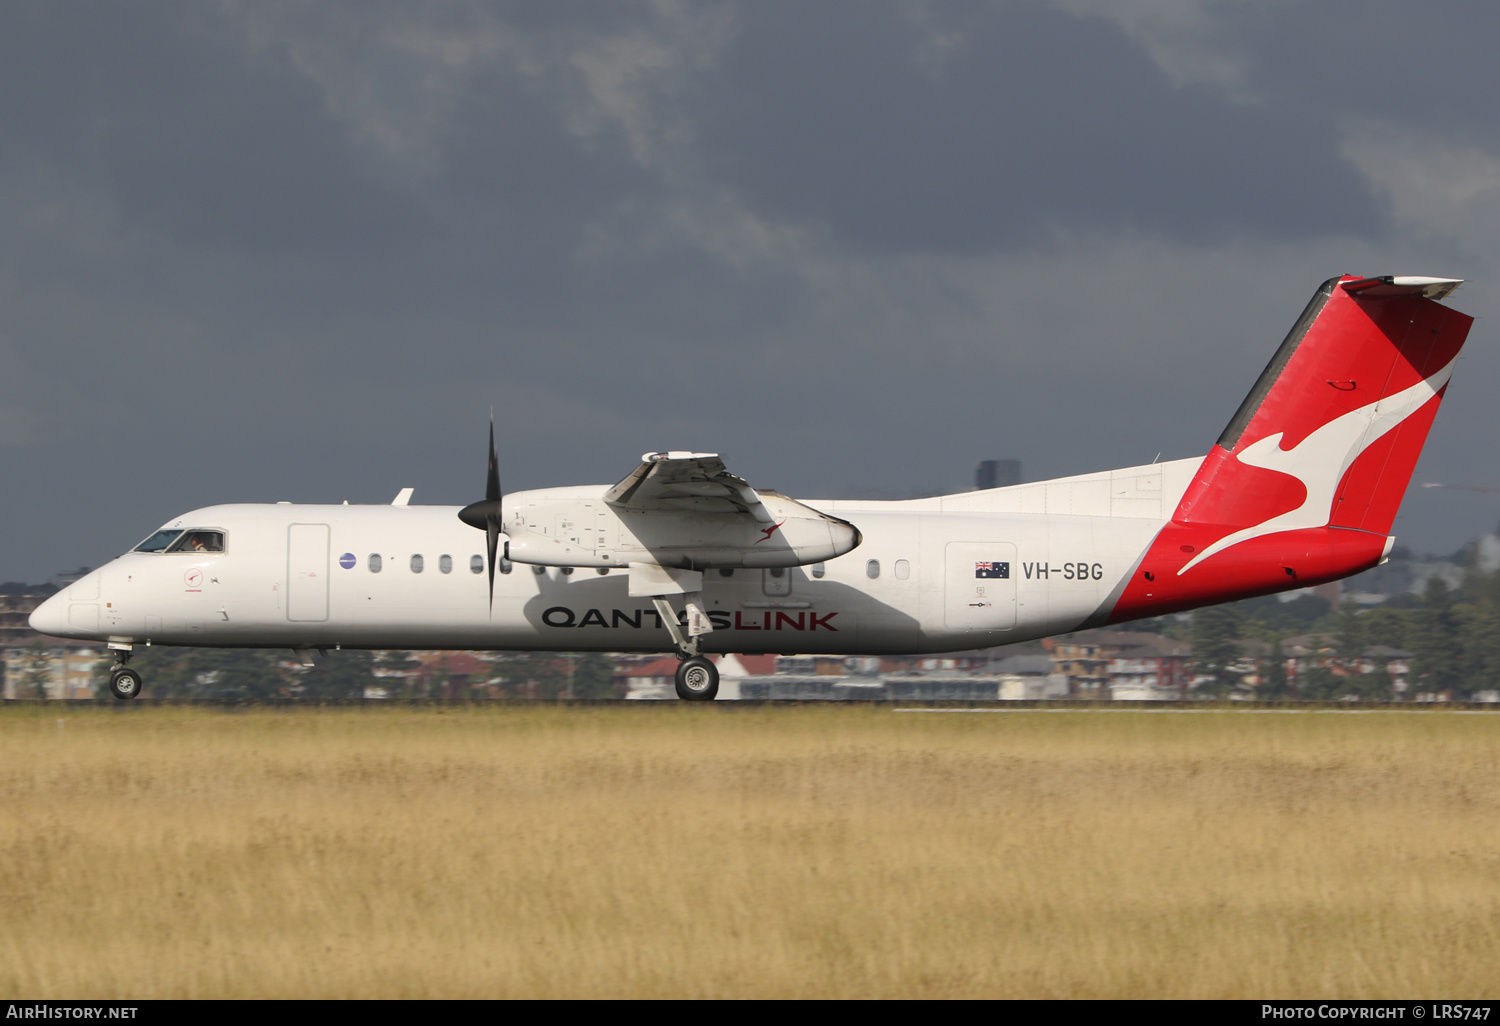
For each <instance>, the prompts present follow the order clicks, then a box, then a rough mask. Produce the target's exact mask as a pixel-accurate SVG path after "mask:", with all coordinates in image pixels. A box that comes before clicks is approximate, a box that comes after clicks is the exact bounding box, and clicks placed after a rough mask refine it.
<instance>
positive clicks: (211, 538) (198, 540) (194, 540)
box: [167, 531, 224, 552]
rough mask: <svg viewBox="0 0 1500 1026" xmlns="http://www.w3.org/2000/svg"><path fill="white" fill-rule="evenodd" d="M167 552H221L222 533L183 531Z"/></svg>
mask: <svg viewBox="0 0 1500 1026" xmlns="http://www.w3.org/2000/svg"><path fill="white" fill-rule="evenodd" d="M167 551H168V552H223V551H224V532H223V531H184V532H183V533H182V537H181V538H179V539H177V541H175V542H173V543H172V547H171V548H169V549H167Z"/></svg>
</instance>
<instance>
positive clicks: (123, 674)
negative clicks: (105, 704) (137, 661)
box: [109, 644, 141, 701]
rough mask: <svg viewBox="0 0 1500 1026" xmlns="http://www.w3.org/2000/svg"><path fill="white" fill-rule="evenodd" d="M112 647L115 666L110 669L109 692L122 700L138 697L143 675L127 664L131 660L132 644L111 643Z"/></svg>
mask: <svg viewBox="0 0 1500 1026" xmlns="http://www.w3.org/2000/svg"><path fill="white" fill-rule="evenodd" d="M110 648H112V649H114V653H115V668H114V669H113V670H111V671H109V693H110V694H112V695H114V696H115V697H116V698H118V699H120V700H122V701H123V700H125V699H128V698H134V697H136V696H137V695H139V694H140V693H141V675H140V674H139V673H136V672H135V671H134V670H132V669H130V668H129V667H128V666H126V665H125V664H126V663H128V662H130V652H131V649H130V646H128V645H124V646H116V645H115V644H111V645H110Z"/></svg>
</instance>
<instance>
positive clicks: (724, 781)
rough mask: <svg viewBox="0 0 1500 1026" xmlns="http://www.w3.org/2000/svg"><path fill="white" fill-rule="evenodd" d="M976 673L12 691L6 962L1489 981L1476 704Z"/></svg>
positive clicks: (1318, 994)
mask: <svg viewBox="0 0 1500 1026" xmlns="http://www.w3.org/2000/svg"><path fill="white" fill-rule="evenodd" d="M998 708H999V707H996V706H988V707H986V706H983V705H979V704H954V703H933V704H927V705H923V704H918V703H899V704H895V705H886V704H865V703H829V704H815V705H810V704H799V703H785V704H782V703H765V704H761V703H743V702H741V703H716V704H713V705H707V706H694V705H691V704H688V703H665V702H663V703H599V704H580V703H575V704H571V705H553V704H549V703H536V704H532V703H482V704H475V705H463V704H441V703H431V704H421V705H405V704H394V703H367V704H366V705H363V706H342V707H338V706H330V707H309V706H306V705H288V706H269V707H264V706H254V705H170V704H152V703H142V704H140V705H129V706H127V705H122V704H103V705H94V704H92V703H68V704H67V705H66V706H63V705H61V704H60V703H5V704H4V705H3V706H0V793H3V794H4V795H5V796H6V799H5V801H4V802H3V803H0V857H3V860H4V864H5V865H6V866H7V867H8V872H7V873H6V874H5V875H4V878H3V883H0V948H3V957H0V995H3V996H5V997H7V998H15V997H21V998H28V999H37V998H143V999H144V998H169V997H202V998H212V997H372V998H387V997H1039V998H1040V997H1127V998H1134V997H1141V998H1149V997H1201V998H1233V997H1246V998H1260V999H1270V998H1279V999H1293V998H1295V999H1309V998H1416V997H1433V996H1443V995H1448V996H1454V997H1463V998H1466V999H1474V998H1485V997H1494V996H1495V995H1496V992H1497V991H1500V986H1497V984H1496V982H1495V980H1496V978H1497V977H1496V974H1495V972H1494V970H1493V966H1494V965H1495V964H1496V961H1497V958H1500V927H1497V925H1496V924H1497V923H1500V915H1497V913H1500V815H1497V812H1500V773H1497V770H1500V717H1497V716H1496V715H1495V714H1493V713H1489V712H1485V711H1482V710H1479V709H1459V708H1443V707H1428V708H1412V707H1411V706H1406V707H1379V708H1369V709H1359V710H1352V709H1347V707H1346V708H1345V709H1338V708H1333V707H1303V708H1297V707H1274V706H1261V707H1252V708H1234V707H1225V706H1216V707H1208V706H1206V705H1205V704H1203V703H1191V704H1189V705H1187V706H1173V707H1168V708H1163V707H1161V706H1160V705H1155V706H1154V707H1152V708H1150V709H1149V710H1146V709H1140V708H1127V709H1121V708H1119V707H1118V706H1114V707H1111V706H1110V705H1106V704H1100V705H1095V706H1088V707H1082V708H1080V707H1079V706H1077V705H1069V706H1067V707H1058V706H1046V705H1040V706H1035V707H1017V706H1008V707H1005V712H1006V714H1005V715H922V714H918V713H961V712H966V711H968V712H975V713H980V712H986V711H998ZM1286 711H1303V712H1308V713H1316V714H1315V715H1279V714H1278V715H1265V714H1267V713H1281V712H1286ZM1344 711H1350V712H1358V713H1360V714H1358V715H1335V714H1332V713H1339V712H1344ZM1148 712H1149V714H1147V713H1148ZM1178 712H1183V713H1188V712H1191V713H1193V715H1170V713H1178ZM1162 713H1168V714H1169V715H1162ZM1325 713H1329V714H1325Z"/></svg>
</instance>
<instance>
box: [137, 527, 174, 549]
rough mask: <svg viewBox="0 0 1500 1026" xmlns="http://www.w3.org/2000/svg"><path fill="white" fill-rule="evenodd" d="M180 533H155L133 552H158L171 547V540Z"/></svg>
mask: <svg viewBox="0 0 1500 1026" xmlns="http://www.w3.org/2000/svg"><path fill="white" fill-rule="evenodd" d="M181 533H182V532H181V531H157V532H156V533H155V534H153V535H152V536H151V537H149V538H147V539H146V540H145V541H143V542H141V543H140V544H139V545H137V546H136V547H135V551H137V552H160V551H161V550H162V549H164V548H166V547H167V546H168V545H171V544H172V540H173V539H174V538H176V537H177V536H178V535H179V534H181Z"/></svg>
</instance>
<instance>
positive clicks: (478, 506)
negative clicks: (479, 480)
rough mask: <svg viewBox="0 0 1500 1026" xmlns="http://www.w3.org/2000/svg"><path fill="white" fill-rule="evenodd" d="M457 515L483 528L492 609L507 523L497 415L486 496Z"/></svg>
mask: <svg viewBox="0 0 1500 1026" xmlns="http://www.w3.org/2000/svg"><path fill="white" fill-rule="evenodd" d="M458 519H460V520H462V521H463V522H464V523H466V524H468V525H469V526H470V527H472V528H475V529H476V530H480V531H483V532H484V536H485V547H486V548H487V549H488V551H489V561H490V609H491V610H493V609H494V608H495V562H496V557H497V556H498V555H499V552H500V533H501V529H502V528H503V527H504V526H505V521H504V514H503V512H502V506H501V504H500V464H499V461H498V460H497V459H496V457H495V415H494V413H491V414H490V470H489V476H488V477H487V478H486V480H485V483H484V498H483V499H481V500H480V501H479V502H471V503H469V504H468V505H467V506H465V507H464V508H463V509H461V510H459V511H458Z"/></svg>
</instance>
